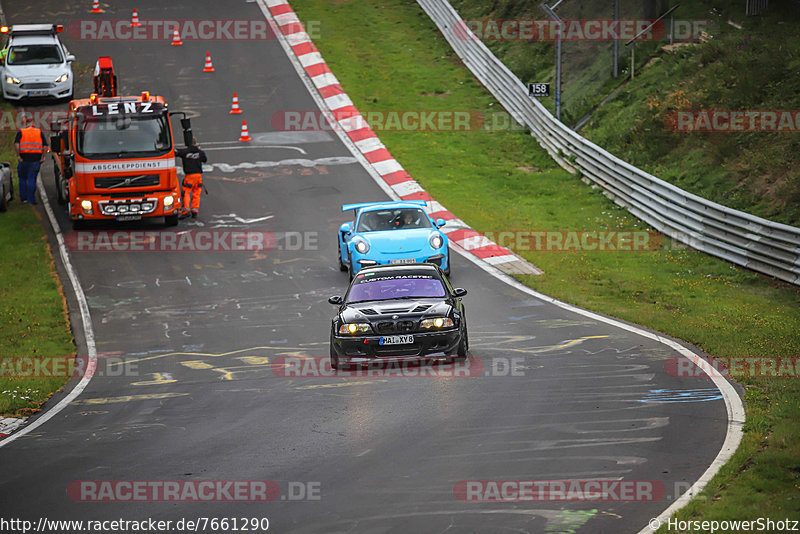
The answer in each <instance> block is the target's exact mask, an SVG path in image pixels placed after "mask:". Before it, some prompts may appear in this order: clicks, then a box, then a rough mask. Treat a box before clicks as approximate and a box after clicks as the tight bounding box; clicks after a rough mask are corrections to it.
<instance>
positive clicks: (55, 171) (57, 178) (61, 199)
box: [53, 163, 67, 206]
mask: <svg viewBox="0 0 800 534" xmlns="http://www.w3.org/2000/svg"><path fill="white" fill-rule="evenodd" d="M53 175H54V177H55V181H56V202H58V205H59V206H63V205H64V204H65V203H66V202H67V200H66V199H65V198H64V191H62V189H61V170H60V169H59V168H58V165H56V164H55V163H53Z"/></svg>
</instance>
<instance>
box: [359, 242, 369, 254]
mask: <svg viewBox="0 0 800 534" xmlns="http://www.w3.org/2000/svg"><path fill="white" fill-rule="evenodd" d="M356 250H357V251H358V252H359V254H366V253H367V252H369V243H367V242H366V241H364V240H363V239H361V240H358V241H356Z"/></svg>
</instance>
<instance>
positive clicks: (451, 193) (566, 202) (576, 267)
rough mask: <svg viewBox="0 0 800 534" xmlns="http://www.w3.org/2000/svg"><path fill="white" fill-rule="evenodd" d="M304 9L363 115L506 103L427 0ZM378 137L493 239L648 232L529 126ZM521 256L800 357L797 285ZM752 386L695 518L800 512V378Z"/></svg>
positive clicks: (668, 320) (626, 308) (685, 328)
mask: <svg viewBox="0 0 800 534" xmlns="http://www.w3.org/2000/svg"><path fill="white" fill-rule="evenodd" d="M292 5H293V7H294V8H295V9H296V10H297V12H298V14H299V16H300V19H301V20H316V21H321V28H322V38H320V39H318V40H317V41H316V44H317V46H318V47H319V48H320V50H321V52H322V54H323V56H324V57H325V59H326V60H327V62H328V63H329V64H330V66H331V69H332V70H333V71H334V73H335V74H336V76H337V77H338V78H339V80H340V81H341V83H342V85H343V86H344V88H345V90H346V91H348V94H349V95H350V97H351V98H352V100H353V101H354V103H355V105H356V106H357V107H358V108H359V109H360V110H361V111H362V112H369V111H402V110H419V111H433V110H450V111H477V112H480V113H482V114H484V115H485V116H488V115H491V114H492V113H494V112H495V111H496V110H498V109H499V105H498V104H497V102H496V101H495V100H494V98H493V97H492V96H491V95H490V94H489V93H488V92H486V91H485V90H484V89H483V88H482V87H481V86H480V85H479V84H478V83H477V82H476V80H475V79H474V78H473V77H472V75H471V74H470V73H469V71H467V70H466V69H465V68H464V67H463V66H462V65H461V63H460V61H459V60H458V58H457V57H456V56H455V54H453V53H452V51H451V49H450V48H449V46H448V45H447V43H446V42H445V41H444V40H443V39H442V38H441V37H440V36H439V35H438V33H437V31H436V28H435V26H434V25H433V23H432V22H431V21H430V20H429V19H428V17H427V16H426V15H425V14H424V12H422V10H421V9H420V8H419V7H418V6H417V4H416V3H415V2H413V1H410V0H380V1H378V0H357V1H356V0H339V1H337V2H329V1H326V0H293V1H292ZM373 126H376V125H373ZM376 131H377V132H378V134H379V135H380V137H381V140H382V141H383V143H384V144H385V145H386V146H387V147H388V148H389V150H390V151H391V152H392V154H393V155H394V156H395V157H396V158H397V159H398V160H399V161H400V162H401V164H402V165H403V166H404V167H405V168H406V169H407V170H408V171H409V172H410V173H411V175H412V176H414V177H415V179H417V180H418V181H419V182H420V184H421V185H422V186H423V187H424V188H425V189H426V190H428V191H429V192H430V193H431V194H432V195H433V196H434V197H435V198H436V199H437V200H439V201H440V202H442V203H443V204H444V205H445V206H446V207H447V208H448V209H449V210H450V211H452V212H453V213H455V214H456V216H458V217H459V218H461V219H463V220H464V221H466V222H467V223H468V224H470V225H471V226H472V227H473V228H475V229H476V230H478V231H480V232H483V233H494V234H495V235H498V233H499V232H502V231H516V230H521V231H531V230H588V231H600V230H615V231H616V230H634V229H644V228H645V226H644V225H643V224H642V223H641V222H639V221H637V220H636V219H634V218H633V217H631V216H630V215H629V214H628V213H627V212H626V211H625V210H623V209H620V208H618V207H616V206H615V205H614V204H613V203H612V202H611V201H609V200H608V199H606V198H605V197H604V196H603V195H602V194H601V193H600V192H598V191H597V190H594V189H591V188H590V187H589V186H587V185H585V184H584V183H582V182H581V181H580V180H579V179H578V178H576V177H575V176H572V175H570V174H569V173H567V172H565V171H564V170H562V169H561V168H559V167H558V166H556V165H555V163H554V162H553V161H552V160H551V159H550V158H549V157H548V156H547V154H546V153H545V152H544V151H543V150H542V149H541V148H540V147H539V145H538V144H537V143H536V141H535V139H533V138H532V137H530V136H528V135H526V134H525V133H524V132H520V131H518V130H513V129H494V130H489V129H476V130H473V131H469V132H454V131H450V132H447V131H438V132H416V131H381V130H380V127H377V126H376ZM361 200H365V201H366V200H370V199H361ZM512 248H514V247H513V246H512ZM516 250H517V252H518V253H520V254H521V255H523V256H524V257H526V258H527V259H529V260H530V261H532V262H533V263H535V264H536V265H537V266H539V267H541V268H543V269H544V271H545V274H544V275H542V276H536V277H534V276H530V277H521V280H522V281H523V282H524V283H526V284H527V285H529V286H530V287H532V288H534V289H536V290H538V291H542V292H544V293H547V294H549V295H552V296H554V297H557V298H559V299H562V300H565V301H567V302H571V303H574V304H577V305H579V306H582V307H585V308H588V309H593V310H597V311H601V312H604V313H607V314H610V315H614V316H617V317H620V318H622V319H625V320H627V321H630V322H634V323H638V324H642V325H645V326H648V327H651V328H654V329H657V330H660V331H662V332H666V333H668V334H670V335H673V336H675V337H678V338H681V339H684V340H686V341H688V342H690V343H693V344H695V345H697V346H699V347H700V348H702V349H703V350H705V351H706V352H708V353H710V354H712V355H716V356H723V357H731V356H757V357H788V356H797V355H798V354H800V335H798V332H800V291H798V289H797V288H795V287H792V286H788V285H786V284H782V283H778V282H775V281H772V280H770V279H767V278H764V277H761V276H759V275H756V274H754V273H751V272H748V271H745V270H742V269H738V268H736V267H734V266H732V265H730V264H728V263H725V262H723V261H721V260H717V259H715V258H712V257H709V256H706V255H704V254H701V253H699V252H696V251H692V250H687V249H684V248H681V247H680V246H677V245H675V244H674V243H670V242H667V243H666V245H665V246H664V247H663V248H660V249H658V250H653V251H649V252H636V253H614V252H537V251H534V250H521V249H520V247H518V248H516ZM798 371H800V370H798ZM795 376H797V375H795ZM741 383H742V384H743V385H744V387H745V388H746V394H745V402H746V404H747V424H746V426H745V436H744V440H743V443H742V445H741V447H740V448H739V450H738V451H737V453H736V455H735V456H734V458H733V459H732V460H731V461H730V462H729V463H728V464H727V465H726V466H725V467H724V469H723V470H722V471H721V472H720V473H719V474H718V475H717V476H716V477H715V478H714V480H713V482H712V483H711V484H710V485H709V486H708V487H707V489H706V490H705V491H704V492H703V494H702V495H700V496H698V497H697V498H696V499H695V500H694V501H693V502H692V504H691V505H690V506H689V507H687V508H685V509H684V510H683V511H682V512H680V514H679V517H680V518H682V519H688V518H702V519H755V518H758V517H772V518H775V519H780V518H784V517H787V516H788V517H794V518H795V519H797V518H800V511H799V510H800V491H798V487H800V440H797V439H796V436H798V435H800V402H799V401H800V381H798V380H797V379H793V378H786V379H777V378H775V379H770V378H748V379H741Z"/></svg>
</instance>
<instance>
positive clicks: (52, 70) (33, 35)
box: [0, 24, 75, 100]
mask: <svg viewBox="0 0 800 534" xmlns="http://www.w3.org/2000/svg"><path fill="white" fill-rule="evenodd" d="M2 31H3V32H4V33H8V34H9V39H8V42H7V43H6V46H5V47H4V48H3V57H0V62H1V63H0V83H2V87H3V98H5V99H6V100H22V99H23V98H57V99H58V98H65V99H66V98H72V87H73V75H72V65H71V63H72V62H73V61H75V56H73V55H71V54H70V53H69V52H68V51H67V48H66V47H65V46H64V45H63V44H62V43H61V41H60V40H59V38H58V34H59V33H60V32H61V31H62V26H60V25H58V26H57V25H55V24H15V25H14V26H12V27H11V29H10V31H9V30H8V28H2Z"/></svg>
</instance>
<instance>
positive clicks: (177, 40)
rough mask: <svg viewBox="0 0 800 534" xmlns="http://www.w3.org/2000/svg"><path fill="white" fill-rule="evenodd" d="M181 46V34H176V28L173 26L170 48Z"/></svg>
mask: <svg viewBox="0 0 800 534" xmlns="http://www.w3.org/2000/svg"><path fill="white" fill-rule="evenodd" d="M182 44H183V41H181V34H179V33H178V27H177V26H175V32H174V33H173V34H172V46H181V45H182Z"/></svg>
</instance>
